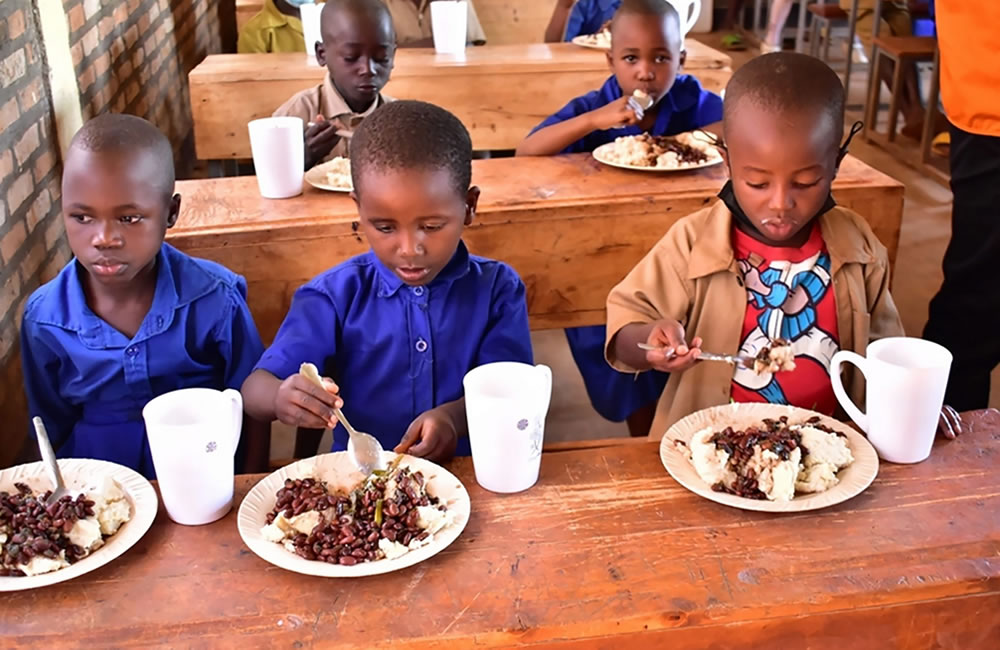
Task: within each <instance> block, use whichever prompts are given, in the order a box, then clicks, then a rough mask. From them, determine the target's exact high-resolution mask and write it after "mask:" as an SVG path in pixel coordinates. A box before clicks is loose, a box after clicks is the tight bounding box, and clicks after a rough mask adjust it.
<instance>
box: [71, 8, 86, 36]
mask: <svg viewBox="0 0 1000 650" xmlns="http://www.w3.org/2000/svg"><path fill="white" fill-rule="evenodd" d="M67 18H68V19H69V32H70V34H73V33H75V32H76V31H77V30H79V29H80V28H81V27H83V23H84V22H85V20H86V19H85V18H84V16H83V5H76V6H75V7H73V8H72V9H70V10H69V14H67Z"/></svg>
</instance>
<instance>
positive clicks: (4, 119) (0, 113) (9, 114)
mask: <svg viewBox="0 0 1000 650" xmlns="http://www.w3.org/2000/svg"><path fill="white" fill-rule="evenodd" d="M20 115H21V112H20V111H19V110H18V109H17V101H15V100H14V99H11V100H10V101H9V102H7V103H6V104H4V105H3V107H0V124H13V123H14V120H16V119H17V118H18V117H19V116H20Z"/></svg>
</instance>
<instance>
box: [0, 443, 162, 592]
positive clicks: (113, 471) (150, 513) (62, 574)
mask: <svg viewBox="0 0 1000 650" xmlns="http://www.w3.org/2000/svg"><path fill="white" fill-rule="evenodd" d="M59 471H60V472H61V473H62V475H63V480H64V481H65V482H66V487H67V488H69V490H70V491H71V492H72V491H79V490H83V489H84V488H86V487H88V486H93V485H94V484H95V483H96V482H97V481H98V480H99V479H102V478H103V477H105V476H110V477H111V478H112V479H114V480H115V481H116V482H117V483H118V485H120V486H121V488H122V490H123V491H124V492H125V496H126V497H127V498H128V500H129V503H130V504H131V506H132V518H131V519H129V520H128V521H127V522H125V523H124V524H122V526H121V528H119V529H118V532H116V533H115V534H114V535H112V536H111V537H109V538H108V539H107V540H106V541H105V542H104V546H102V547H101V548H99V549H97V550H96V551H94V552H93V553H91V554H90V555H88V556H87V557H85V558H83V559H82V560H80V561H79V562H76V563H75V564H71V565H70V566H68V567H66V568H63V569H59V570H58V571H52V572H51V573H43V574H41V575H37V576H23V577H0V591H20V590H22V589H34V588H36V587H45V586H48V585H54V584H56V583H57V582H64V581H66V580H70V579H72V578H75V577H77V576H81V575H83V574H84V573H88V572H90V571H93V570H94V569H97V568H100V567H102V566H104V565H105V564H107V563H108V562H111V561H112V560H114V559H115V558H116V557H118V556H119V555H121V554H122V553H124V552H125V551H127V550H128V549H130V548H131V547H132V546H133V545H134V544H135V543H136V542H138V541H139V540H140V539H141V538H142V536H143V535H145V534H146V531H147V530H149V527H150V526H151V525H152V524H153V520H154V519H155V518H156V510H157V507H158V503H159V501H158V499H157V498H156V490H154V489H153V486H152V485H150V484H149V481H147V480H146V479H145V478H144V477H143V476H142V475H141V474H139V473H138V472H136V471H134V470H131V469H129V468H128V467H124V466H122V465H118V464H116V463H109V462H108V461H104V460H93V459H90V458H61V459H59ZM15 483H24V484H26V485H27V486H28V487H30V488H31V489H32V490H33V491H34V492H44V491H45V490H49V489H51V488H52V483H50V482H49V478H48V475H47V474H46V473H45V464H44V463H41V462H37V463H29V464H27V465H18V466H17V467H11V468H9V469H5V470H2V471H0V491H6V492H11V493H13V492H16V491H17V488H15V487H14V484H15Z"/></svg>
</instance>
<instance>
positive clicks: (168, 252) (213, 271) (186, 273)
mask: <svg viewBox="0 0 1000 650" xmlns="http://www.w3.org/2000/svg"><path fill="white" fill-rule="evenodd" d="M163 255H164V259H165V260H166V261H167V265H166V268H168V269H169V272H170V274H171V276H172V277H171V280H172V281H173V284H174V287H175V288H176V290H177V300H178V302H179V303H187V302H193V301H195V300H198V299H199V298H201V297H203V296H205V295H207V294H209V293H213V292H219V291H221V292H223V293H228V294H239V295H240V296H241V298H245V296H246V280H244V279H243V277H242V276H241V275H239V274H237V273H234V272H233V271H231V270H230V269H228V268H226V267H225V266H223V265H222V264H219V263H218V262H213V261H211V260H206V259H202V258H200V257H192V256H190V255H188V254H187V253H183V252H181V251H179V250H177V249H176V248H174V247H173V246H171V245H170V244H164V245H163Z"/></svg>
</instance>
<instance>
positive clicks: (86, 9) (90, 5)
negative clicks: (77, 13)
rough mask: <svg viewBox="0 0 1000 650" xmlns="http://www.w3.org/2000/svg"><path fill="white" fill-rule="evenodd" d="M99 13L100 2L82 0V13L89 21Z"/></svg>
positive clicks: (97, 0) (99, 0)
mask: <svg viewBox="0 0 1000 650" xmlns="http://www.w3.org/2000/svg"><path fill="white" fill-rule="evenodd" d="M100 11H101V0H83V13H84V14H85V15H86V16H87V20H90V19H91V18H93V17H94V16H96V15H97V14H98V13H99V12H100Z"/></svg>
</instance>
